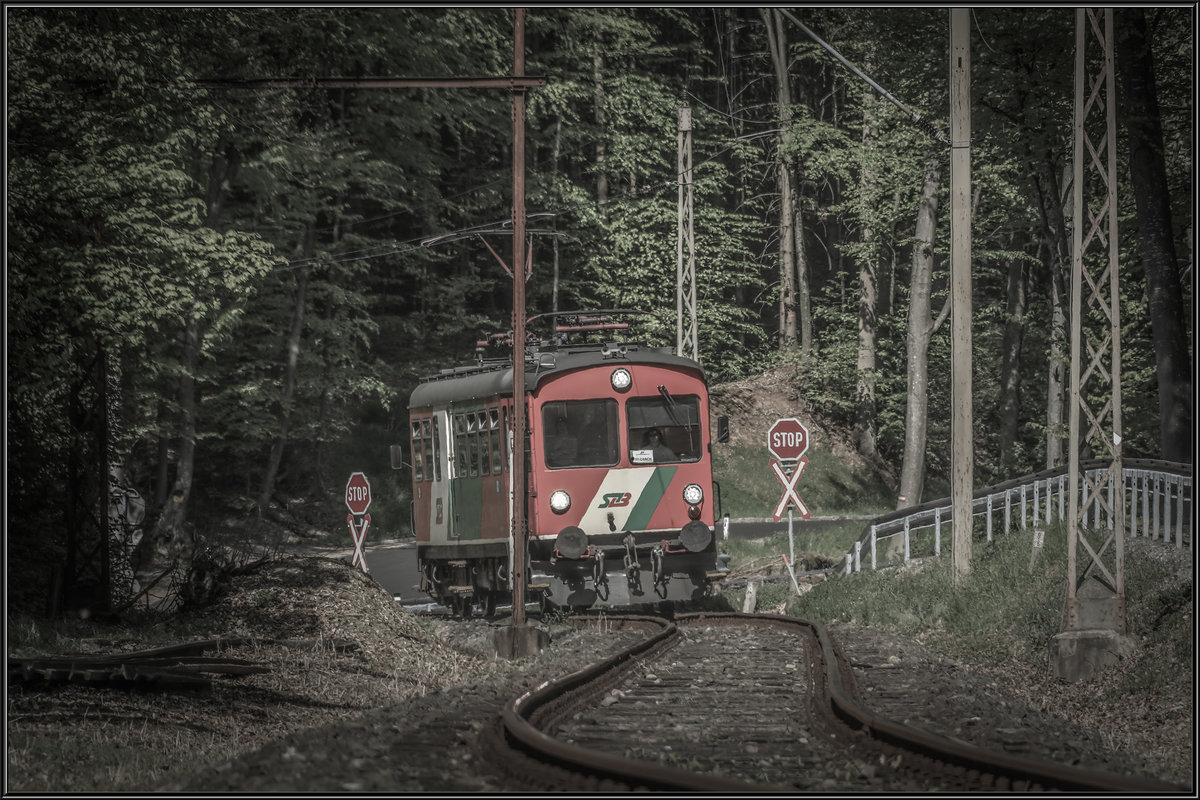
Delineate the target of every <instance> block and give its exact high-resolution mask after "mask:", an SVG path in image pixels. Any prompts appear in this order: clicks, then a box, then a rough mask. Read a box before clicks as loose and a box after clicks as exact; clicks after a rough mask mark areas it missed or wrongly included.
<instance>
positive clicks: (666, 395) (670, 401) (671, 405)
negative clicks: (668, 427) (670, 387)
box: [658, 383, 684, 428]
mask: <svg viewBox="0 0 1200 800" xmlns="http://www.w3.org/2000/svg"><path fill="white" fill-rule="evenodd" d="M658 393H659V394H661V395H662V396H663V399H664V400H666V401H667V402H666V408H667V413H668V414H670V415H671V421H672V422H674V423H675V425H676V426H677V427H680V428H682V427H684V424H683V423H682V422H680V421H679V415H678V414H676V413H675V398H674V397H671V393H670V392H668V391H667V387H666V386H663V385H662V384H661V383H660V384H659V385H658Z"/></svg>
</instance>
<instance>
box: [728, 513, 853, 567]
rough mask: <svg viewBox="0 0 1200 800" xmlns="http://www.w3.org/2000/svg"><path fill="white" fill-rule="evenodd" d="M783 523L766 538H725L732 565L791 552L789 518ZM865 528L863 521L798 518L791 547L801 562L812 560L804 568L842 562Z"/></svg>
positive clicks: (797, 559)
mask: <svg viewBox="0 0 1200 800" xmlns="http://www.w3.org/2000/svg"><path fill="white" fill-rule="evenodd" d="M780 524H781V525H782V526H783V530H780V531H776V532H775V533H773V534H771V535H770V536H769V537H767V538H765V539H739V538H737V537H736V536H734V537H731V538H729V539H725V540H723V541H722V542H721V549H722V550H723V551H724V552H726V553H729V555H730V556H732V560H731V562H730V565H731V566H734V567H736V566H737V565H738V564H740V563H744V562H746V561H749V560H752V559H757V558H762V557H763V556H764V555H766V554H768V553H778V554H780V555H787V554H788V551H789V544H788V534H787V522H781V523H780ZM862 530H863V523H862V522H859V521H855V520H847V521H845V522H838V523H833V524H829V525H824V524H822V525H806V524H805V523H804V522H803V521H802V520H797V521H796V524H795V527H794V530H793V535H792V543H791V545H790V547H791V548H793V549H794V550H795V552H796V561H797V563H799V562H800V561H802V560H805V561H807V562H809V563H810V564H812V566H802V567H801V569H824V568H825V567H828V566H831V565H832V564H834V563H841V561H842V559H843V557H844V556H845V554H846V552H847V551H848V550H849V549H850V548H852V547H853V546H854V542H855V541H856V540H857V539H858V537H859V535H860V534H862ZM826 562H828V563H826ZM818 563H819V564H820V566H818Z"/></svg>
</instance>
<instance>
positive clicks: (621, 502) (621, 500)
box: [596, 492, 632, 508]
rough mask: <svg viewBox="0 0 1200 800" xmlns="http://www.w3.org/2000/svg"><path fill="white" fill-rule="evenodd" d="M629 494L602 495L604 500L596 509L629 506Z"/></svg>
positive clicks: (613, 493)
mask: <svg viewBox="0 0 1200 800" xmlns="http://www.w3.org/2000/svg"><path fill="white" fill-rule="evenodd" d="M630 497H632V495H630V494H629V492H612V493H610V494H606V495H604V499H603V500H602V501H601V502H600V505H598V506H596V508H624V507H625V506H627V505H629V498H630Z"/></svg>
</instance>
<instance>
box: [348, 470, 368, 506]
mask: <svg viewBox="0 0 1200 800" xmlns="http://www.w3.org/2000/svg"><path fill="white" fill-rule="evenodd" d="M370 505H371V484H370V482H368V481H367V476H366V475H364V474H362V473H361V472H355V473H354V474H353V475H351V476H350V480H348V481H346V507H347V508H349V509H350V513H351V514H365V513H367V507H368V506H370Z"/></svg>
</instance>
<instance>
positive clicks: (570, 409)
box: [542, 399, 620, 469]
mask: <svg viewBox="0 0 1200 800" xmlns="http://www.w3.org/2000/svg"><path fill="white" fill-rule="evenodd" d="M619 433H620V430H619V425H618V423H617V401H616V400H612V399H606V400H563V401H559V402H555V403H547V404H546V405H545V406H543V407H542V443H543V446H544V447H545V451H544V452H545V454H546V466H548V467H550V468H552V469H556V468H560V467H611V466H613V465H615V464H616V463H617V458H618V453H619V444H618V436H619Z"/></svg>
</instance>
